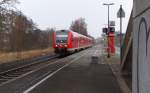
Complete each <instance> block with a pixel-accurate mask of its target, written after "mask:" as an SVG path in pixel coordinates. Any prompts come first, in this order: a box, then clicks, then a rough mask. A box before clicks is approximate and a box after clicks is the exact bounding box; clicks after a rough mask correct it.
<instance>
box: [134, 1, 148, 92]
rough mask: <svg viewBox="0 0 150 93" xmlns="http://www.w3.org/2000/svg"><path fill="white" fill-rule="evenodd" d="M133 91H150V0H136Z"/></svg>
mask: <svg viewBox="0 0 150 93" xmlns="http://www.w3.org/2000/svg"><path fill="white" fill-rule="evenodd" d="M133 18H134V20H133V80H132V81H133V82H132V83H133V93H150V0H134V6H133Z"/></svg>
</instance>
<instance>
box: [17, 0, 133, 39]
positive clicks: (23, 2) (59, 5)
mask: <svg viewBox="0 0 150 93" xmlns="http://www.w3.org/2000/svg"><path fill="white" fill-rule="evenodd" d="M111 2H113V3H115V5H113V6H111V8H110V20H115V21H116V29H117V30H119V19H117V17H116V13H117V11H118V9H119V7H120V4H122V5H123V8H124V10H125V12H126V17H125V18H124V19H123V32H125V30H126V26H127V23H128V19H129V16H130V13H131V8H132V3H133V1H132V0H20V4H19V5H17V8H18V9H19V10H21V11H22V12H23V13H24V14H25V15H26V16H28V17H29V18H31V19H33V21H34V22H35V23H36V24H37V25H38V27H39V28H40V29H46V28H51V27H55V28H56V29H68V28H69V26H70V24H71V22H72V21H73V20H75V19H78V18H80V17H83V18H85V21H86V23H87V24H88V33H89V34H90V35H92V36H94V37H96V38H97V37H99V36H100V35H101V29H102V27H104V26H105V24H107V7H106V6H103V5H102V4H103V3H111Z"/></svg>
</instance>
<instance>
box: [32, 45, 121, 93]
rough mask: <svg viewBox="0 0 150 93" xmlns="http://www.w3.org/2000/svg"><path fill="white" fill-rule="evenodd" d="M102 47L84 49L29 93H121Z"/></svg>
mask: <svg viewBox="0 0 150 93" xmlns="http://www.w3.org/2000/svg"><path fill="white" fill-rule="evenodd" d="M102 51H103V50H102V48H101V46H95V47H93V48H90V49H87V50H84V55H82V57H81V58H79V59H78V60H76V61H75V62H73V63H71V64H70V65H69V66H67V67H65V68H63V69H62V70H60V71H59V72H57V73H56V74H55V75H53V76H52V77H51V78H48V79H47V80H46V81H44V82H43V83H41V84H40V85H38V86H37V87H36V88H34V89H33V90H32V91H30V92H29V93H122V91H121V89H120V87H119V85H118V82H117V80H116V77H115V76H114V74H113V72H112V70H111V68H110V66H109V65H108V64H105V63H104V62H103V61H102V58H101V55H102V53H103V52H102Z"/></svg>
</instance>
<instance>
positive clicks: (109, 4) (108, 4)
mask: <svg viewBox="0 0 150 93" xmlns="http://www.w3.org/2000/svg"><path fill="white" fill-rule="evenodd" d="M103 5H106V6H108V30H107V39H108V37H109V36H108V35H109V32H110V24H109V8H110V6H111V5H114V3H103ZM108 43H109V41H108V40H107V44H108ZM107 57H108V58H109V57H110V53H109V49H108V55H107Z"/></svg>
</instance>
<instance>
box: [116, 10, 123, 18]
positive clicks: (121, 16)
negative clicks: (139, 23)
mask: <svg viewBox="0 0 150 93" xmlns="http://www.w3.org/2000/svg"><path fill="white" fill-rule="evenodd" d="M117 17H118V18H123V17H125V12H124V10H123V8H122V7H120V9H119V11H118V12H117Z"/></svg>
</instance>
